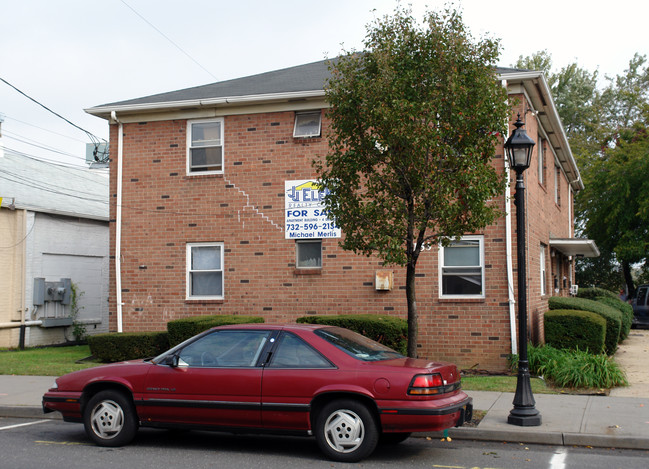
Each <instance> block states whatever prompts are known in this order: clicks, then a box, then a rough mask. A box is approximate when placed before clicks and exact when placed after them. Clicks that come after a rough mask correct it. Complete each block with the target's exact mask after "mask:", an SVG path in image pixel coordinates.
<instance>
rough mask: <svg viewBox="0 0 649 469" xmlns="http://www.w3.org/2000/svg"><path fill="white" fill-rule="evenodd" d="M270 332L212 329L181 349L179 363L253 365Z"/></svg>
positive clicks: (206, 365)
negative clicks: (211, 331)
mask: <svg viewBox="0 0 649 469" xmlns="http://www.w3.org/2000/svg"><path fill="white" fill-rule="evenodd" d="M269 335H270V332H269V331H236V330H232V331H230V330H227V331H215V332H213V333H211V334H208V335H206V336H204V337H201V338H200V339H198V340H197V341H196V342H192V343H191V344H189V345H187V347H185V348H183V349H182V350H181V351H180V353H179V359H180V360H179V363H180V364H181V365H186V366H189V367H203V368H220V367H235V368H236V367H252V366H255V364H256V363H257V360H258V358H259V355H260V354H261V351H262V349H263V348H264V345H265V344H266V341H267V340H268V337H269Z"/></svg>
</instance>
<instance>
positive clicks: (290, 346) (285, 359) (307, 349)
mask: <svg viewBox="0 0 649 469" xmlns="http://www.w3.org/2000/svg"><path fill="white" fill-rule="evenodd" d="M268 366H269V368H332V367H333V365H332V364H331V363H330V362H329V360H327V359H326V358H325V357H323V356H322V355H321V354H320V353H319V352H318V351H316V350H315V349H314V348H313V347H311V346H310V345H309V344H307V343H306V342H304V341H303V340H302V339H300V338H299V337H297V336H296V335H294V334H291V333H288V332H284V333H283V334H282V335H281V337H280V338H279V343H278V344H277V348H276V349H275V351H274V352H273V356H272V357H271V360H270V364H269V365H268Z"/></svg>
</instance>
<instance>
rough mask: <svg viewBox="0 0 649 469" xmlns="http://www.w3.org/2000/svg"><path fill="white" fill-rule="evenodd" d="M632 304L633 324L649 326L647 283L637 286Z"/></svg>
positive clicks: (648, 285)
mask: <svg viewBox="0 0 649 469" xmlns="http://www.w3.org/2000/svg"><path fill="white" fill-rule="evenodd" d="M632 306H633V325H634V326H638V325H643V326H649V283H648V284H645V285H640V286H639V287H638V291H637V292H636V296H635V298H634V299H633V303H632Z"/></svg>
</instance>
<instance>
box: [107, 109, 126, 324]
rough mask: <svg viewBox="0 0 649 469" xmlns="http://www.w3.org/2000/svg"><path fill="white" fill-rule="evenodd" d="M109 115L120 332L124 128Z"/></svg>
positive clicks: (115, 118) (114, 117) (116, 291)
mask: <svg viewBox="0 0 649 469" xmlns="http://www.w3.org/2000/svg"><path fill="white" fill-rule="evenodd" d="M110 117H111V118H112V119H113V120H114V121H115V122H117V124H119V127H118V130H117V206H116V207H115V208H116V210H115V212H116V213H115V295H116V306H117V332H122V306H123V303H122V177H123V176H122V167H123V165H122V161H123V156H124V137H123V133H124V128H123V125H122V123H121V122H120V121H118V120H117V113H116V112H115V111H112V112H111V113H110Z"/></svg>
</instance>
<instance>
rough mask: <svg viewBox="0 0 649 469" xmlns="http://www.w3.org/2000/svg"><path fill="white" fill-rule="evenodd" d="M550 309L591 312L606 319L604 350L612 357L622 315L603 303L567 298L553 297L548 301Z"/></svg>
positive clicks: (618, 336)
mask: <svg viewBox="0 0 649 469" xmlns="http://www.w3.org/2000/svg"><path fill="white" fill-rule="evenodd" d="M548 306H549V307H550V309H551V310H552V309H577V310H580V311H591V312H593V313H597V314H599V315H600V316H602V317H603V318H604V319H606V340H605V344H604V345H605V350H606V353H607V354H608V355H613V354H614V353H615V350H616V349H617V344H618V341H619V340H620V329H621V327H622V313H621V312H620V311H619V310H617V309H615V308H612V307H610V306H608V305H605V304H604V303H600V302H598V301H593V300H587V299H585V298H567V297H563V296H553V297H551V298H550V299H549V300H548Z"/></svg>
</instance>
